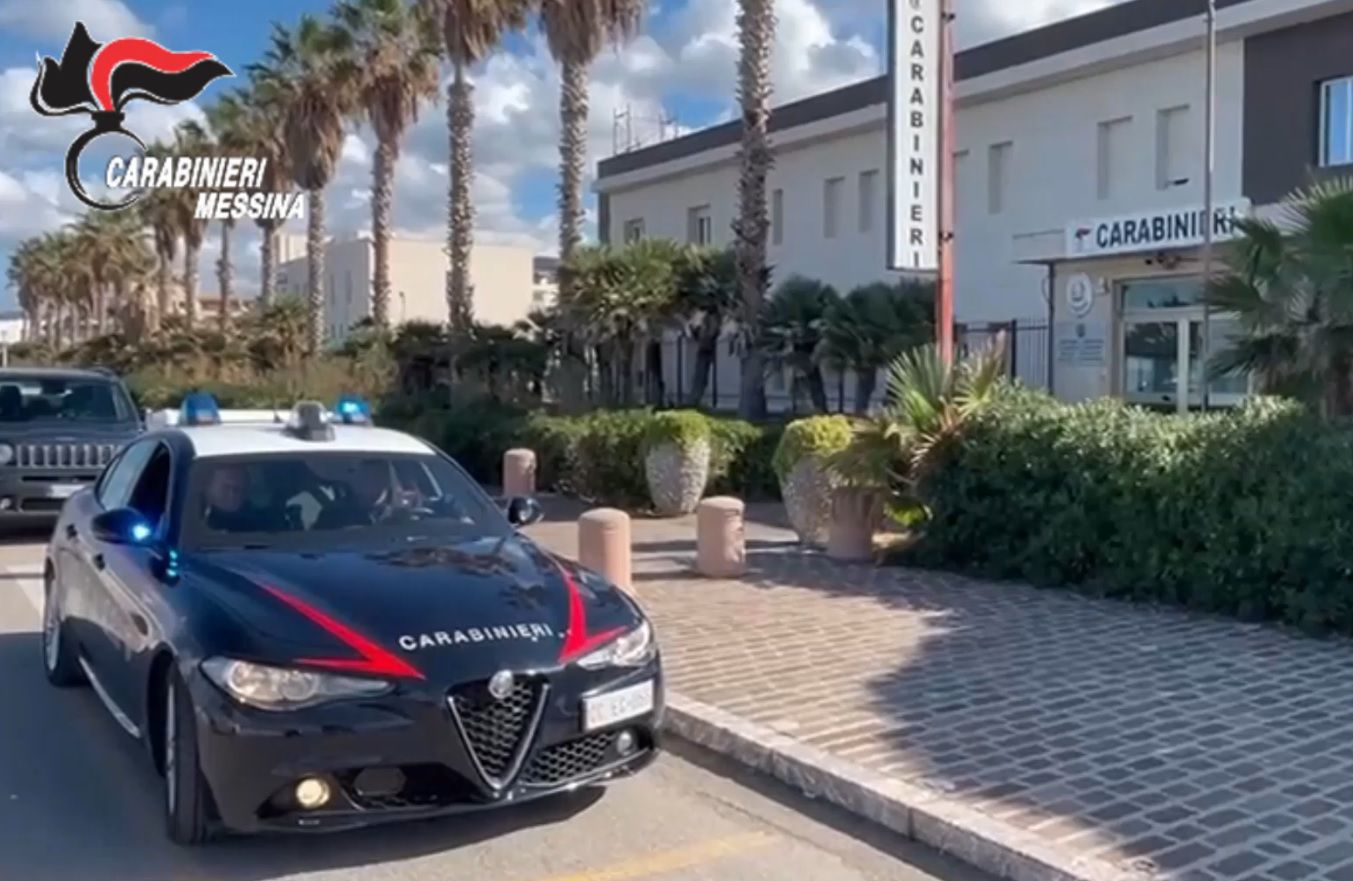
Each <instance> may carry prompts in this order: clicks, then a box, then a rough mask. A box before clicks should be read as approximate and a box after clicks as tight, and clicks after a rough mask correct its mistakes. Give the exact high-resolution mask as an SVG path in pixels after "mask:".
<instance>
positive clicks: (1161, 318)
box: [1119, 276, 1250, 412]
mask: <svg viewBox="0 0 1353 881" xmlns="http://www.w3.org/2000/svg"><path fill="white" fill-rule="evenodd" d="M1119 295H1120V300H1119V302H1120V303H1121V304H1122V309H1123V313H1122V314H1123V320H1122V349H1121V352H1122V365H1123V372H1122V382H1123V385H1122V388H1123V396H1124V397H1125V398H1126V399H1127V400H1129V401H1133V402H1135V403H1139V404H1144V405H1147V406H1151V407H1160V408H1170V409H1174V410H1177V411H1179V412H1186V411H1187V410H1189V409H1190V408H1194V407H1201V406H1202V404H1203V355H1204V347H1203V306H1202V279H1201V278H1199V277H1197V276H1183V277H1173V278H1153V279H1146V280H1142V281H1125V282H1123V283H1121V284H1120V286H1119ZM1210 325H1211V328H1210V329H1211V337H1212V340H1211V343H1212V344H1211V346H1210V349H1211V351H1212V353H1213V354H1215V353H1217V352H1220V351H1223V350H1224V349H1226V348H1228V347H1229V345H1230V340H1231V339H1232V338H1233V337H1234V336H1235V335H1236V334H1237V333H1238V332H1239V329H1240V328H1239V325H1238V323H1237V322H1236V321H1235V320H1234V319H1230V318H1228V317H1226V316H1221V315H1215V314H1214V315H1213V316H1211V321H1210ZM1183 365H1187V367H1186V368H1183V367H1182V366H1183ZM1249 385H1250V383H1249V378H1248V377H1246V376H1223V377H1217V378H1215V379H1213V380H1212V382H1211V383H1210V387H1209V402H1210V404H1211V405H1212V406H1217V407H1229V406H1235V405H1236V404H1239V403H1240V402H1241V401H1242V400H1244V398H1245V396H1246V395H1247V394H1248V393H1249Z"/></svg>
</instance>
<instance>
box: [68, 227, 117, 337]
mask: <svg viewBox="0 0 1353 881" xmlns="http://www.w3.org/2000/svg"><path fill="white" fill-rule="evenodd" d="M108 216H111V215H108V214H105V213H104V212H101V211H100V212H91V213H89V214H86V215H85V216H84V217H82V218H80V219H79V220H78V221H76V222H75V223H73V224H71V225H70V226H69V227H67V228H68V229H69V231H70V234H71V236H73V238H74V242H75V247H76V248H77V249H78V250H79V252H80V255H81V259H80V262H79V263H73V264H71V266H70V269H71V271H73V272H80V273H83V274H84V275H85V278H86V279H87V283H88V286H89V288H88V289H89V292H90V304H89V305H90V308H91V311H92V313H93V327H92V328H91V329H92V331H93V333H94V335H95V336H103V334H104V332H105V330H106V329H107V322H108V281H109V275H110V270H111V265H112V263H113V261H114V260H115V259H116V258H115V256H114V254H113V248H114V247H115V243H114V241H113V238H112V236H111V235H110V234H109V232H110V230H109V228H108V226H107V225H106V223H105V222H104V220H103V218H104V217H108Z"/></svg>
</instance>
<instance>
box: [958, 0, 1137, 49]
mask: <svg viewBox="0 0 1353 881" xmlns="http://www.w3.org/2000/svg"><path fill="white" fill-rule="evenodd" d="M1117 2H1120V0H1017V2H1008V0H980V2H975V3H971V4H966V5H968V6H969V7H970V8H971V9H972V12H971V13H966V14H963V15H960V17H959V18H958V20H957V22H956V26H957V27H958V43H959V45H960V46H971V45H975V44H977V43H983V42H986V41H988V40H996V39H1000V38H1001V37H1008V36H1010V35H1011V34H1016V33H1019V32H1020V31H1025V30H1029V29H1030V28H1036V27H1040V26H1042V25H1046V24H1051V23H1052V22H1055V21H1060V20H1061V19H1064V18H1071V17H1073V16H1077V15H1083V14H1084V13H1087V12H1093V11H1094V10H1096V9H1102V8H1103V7H1105V6H1112V5H1113V4H1114V3H1117Z"/></svg>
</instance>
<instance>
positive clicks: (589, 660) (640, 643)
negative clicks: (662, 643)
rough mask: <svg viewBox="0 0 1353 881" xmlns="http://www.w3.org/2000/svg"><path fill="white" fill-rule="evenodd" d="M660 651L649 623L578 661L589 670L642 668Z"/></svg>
mask: <svg viewBox="0 0 1353 881" xmlns="http://www.w3.org/2000/svg"><path fill="white" fill-rule="evenodd" d="M657 650H658V643H657V640H655V639H654V638H653V628H652V627H650V626H649V624H648V622H647V621H645V622H644V623H642V624H640V625H639V626H638V627H636V628H634V629H633V630H631V631H630V632H629V633H626V634H625V635H624V636H620V637H617V638H615V639H613V640H611V641H610V642H608V643H606V645H604V646H602V647H601V648H599V649H597V650H596V651H594V652H591V653H590V654H586V655H583V656H582V657H581V658H579V659H578V665H579V666H580V667H585V668H586V669H588V670H598V669H601V668H602V667H641V666H643V665H644V664H647V663H648V662H649V661H651V660H652V659H653V655H654V654H655V653H656V652H657Z"/></svg>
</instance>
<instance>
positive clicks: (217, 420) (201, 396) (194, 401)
mask: <svg viewBox="0 0 1353 881" xmlns="http://www.w3.org/2000/svg"><path fill="white" fill-rule="evenodd" d="M179 424H180V425H220V424H221V408H220V407H218V406H217V405H216V398H215V397H213V396H212V395H210V394H208V393H207V392H193V393H192V394H190V395H188V396H186V397H185V398H184V399H183V404H182V405H181V406H180V407H179Z"/></svg>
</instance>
